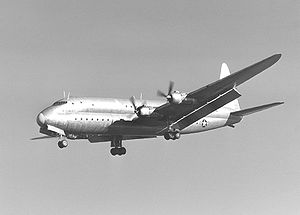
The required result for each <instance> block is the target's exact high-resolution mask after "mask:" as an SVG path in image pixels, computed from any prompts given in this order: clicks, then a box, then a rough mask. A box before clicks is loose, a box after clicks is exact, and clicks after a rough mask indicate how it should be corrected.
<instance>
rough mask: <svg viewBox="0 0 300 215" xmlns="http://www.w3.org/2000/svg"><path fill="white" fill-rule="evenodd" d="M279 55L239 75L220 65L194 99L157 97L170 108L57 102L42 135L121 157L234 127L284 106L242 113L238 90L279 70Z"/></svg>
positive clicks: (131, 102) (42, 119) (41, 118)
mask: <svg viewBox="0 0 300 215" xmlns="http://www.w3.org/2000/svg"><path fill="white" fill-rule="evenodd" d="M280 57H281V54H275V55H273V56H271V57H268V58H266V59H264V60H262V61H260V62H258V63H255V64H253V65H251V66H249V67H247V68H245V69H242V70H240V71H238V72H236V73H233V74H230V72H229V69H228V67H227V65H226V64H225V63H223V64H222V67H221V74H220V79H219V80H218V81H215V82H213V83H211V84H209V85H207V86H204V87H202V88H199V89H197V90H195V91H192V92H190V93H180V92H179V91H173V87H174V83H173V82H170V85H169V89H168V93H163V92H161V91H158V92H157V94H158V96H162V97H165V98H166V99H167V102H164V101H152V100H147V101H146V100H142V99H139V100H137V99H135V97H131V98H130V99H114V98H90V97H86V98H79V97H69V96H68V97H67V98H64V99H61V100H59V101H57V102H55V103H54V104H53V105H51V106H50V107H47V108H46V109H44V110H43V111H41V112H40V113H39V114H38V116H37V123H38V125H39V126H40V133H43V134H46V135H48V136H43V137H37V138H32V139H44V138H51V137H57V138H58V139H59V141H58V146H59V148H64V147H67V146H68V142H67V139H71V140H73V139H88V140H89V141H90V142H91V143H96V142H106V141H110V142H111V150H110V152H111V154H112V155H123V154H125V153H126V149H125V148H124V147H123V146H122V141H123V140H131V139H143V138H155V137H158V136H164V138H165V139H166V140H176V139H179V138H180V136H181V134H189V133H197V132H202V131H207V130H212V129H216V128H220V127H224V126H230V127H234V124H236V123H238V122H240V121H241V120H242V118H243V117H244V116H246V115H249V114H252V113H255V112H258V111H261V110H264V109H267V108H270V107H274V106H276V105H280V104H283V102H275V103H271V104H266V105H262V106H257V107H253V108H248V109H244V110H241V109H240V106H239V103H238V100H237V98H239V97H240V96H241V94H240V93H239V92H238V91H237V90H236V87H237V86H239V85H240V84H242V83H244V82H245V81H247V80H249V79H250V78H252V77H253V76H255V75H257V74H259V73H261V72H262V71H264V70H265V69H267V68H269V67H270V66H272V65H273V64H275V63H276V62H277V61H278V60H279V58H280Z"/></svg>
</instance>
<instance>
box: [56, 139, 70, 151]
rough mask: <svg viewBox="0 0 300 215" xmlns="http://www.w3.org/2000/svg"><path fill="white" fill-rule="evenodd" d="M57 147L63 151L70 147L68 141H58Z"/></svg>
mask: <svg viewBox="0 0 300 215" xmlns="http://www.w3.org/2000/svg"><path fill="white" fill-rule="evenodd" d="M57 145H58V147H59V148H61V149H62V148H65V147H67V146H68V142H67V141H66V140H60V141H58V143H57Z"/></svg>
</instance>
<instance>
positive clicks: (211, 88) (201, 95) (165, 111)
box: [153, 54, 281, 122]
mask: <svg viewBox="0 0 300 215" xmlns="http://www.w3.org/2000/svg"><path fill="white" fill-rule="evenodd" d="M280 57H281V54H275V55H273V56H271V57H268V58H266V59H264V60H262V61H260V62H258V63H255V64H253V65H251V66H249V67H247V68H245V69H242V70H240V71H238V72H236V73H233V74H231V75H229V76H227V77H224V78H222V79H220V80H217V81H215V82H213V83H211V84H209V85H207V86H204V87H202V88H199V89H197V90H195V91H193V92H190V93H188V94H187V96H186V98H187V99H190V100H192V101H194V102H193V104H186V103H184V102H182V103H180V104H174V103H166V104H164V105H162V106H160V107H157V108H156V109H155V111H154V112H153V114H158V115H160V116H163V118H165V119H166V120H170V121H172V122H174V121H178V120H180V119H181V118H182V117H184V116H187V115H189V114H190V113H192V112H193V111H195V110H198V109H199V108H201V107H203V106H205V105H206V104H207V103H209V102H211V101H213V100H215V99H217V98H218V97H220V96H222V95H223V94H225V93H226V92H229V91H230V90H231V89H233V88H235V87H237V86H239V85H240V84H242V83H244V82H245V81H247V80H249V79H250V78H252V77H254V76H255V75H257V74H259V73H261V72H262V71H264V70H265V69H267V68H269V67H270V66H272V65H273V64H275V63H276V62H277V61H278V60H279V59H280ZM224 105H225V104H224ZM213 111H214V110H213V109H210V111H205V115H204V116H206V115H208V114H210V113H211V112H213ZM200 115H201V116H202V115H203V114H200ZM204 116H202V117H204ZM192 121H193V120H192Z"/></svg>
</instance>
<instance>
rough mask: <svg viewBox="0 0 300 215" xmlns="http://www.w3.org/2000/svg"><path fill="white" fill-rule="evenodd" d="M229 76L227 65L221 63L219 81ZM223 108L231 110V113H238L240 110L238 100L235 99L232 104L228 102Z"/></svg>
mask: <svg viewBox="0 0 300 215" xmlns="http://www.w3.org/2000/svg"><path fill="white" fill-rule="evenodd" d="M229 75H230V71H229V68H228V66H227V64H226V63H222V66H221V73H220V79H222V78H225V77H227V76H229ZM235 90H236V89H235ZM223 107H225V108H228V109H231V110H233V111H239V110H241V108H240V104H239V101H238V99H235V100H233V101H232V102H229V103H228V104H226V105H224V106H223Z"/></svg>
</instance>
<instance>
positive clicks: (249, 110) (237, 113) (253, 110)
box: [231, 102, 283, 117]
mask: <svg viewBox="0 0 300 215" xmlns="http://www.w3.org/2000/svg"><path fill="white" fill-rule="evenodd" d="M281 104H283V102H274V103H271V104H266V105H261V106H257V107H252V108H247V109H244V110H240V111H235V112H232V113H231V115H233V116H239V117H243V116H246V115H250V114H253V113H256V112H259V111H262V110H265V109H268V108H271V107H275V106H277V105H281Z"/></svg>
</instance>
